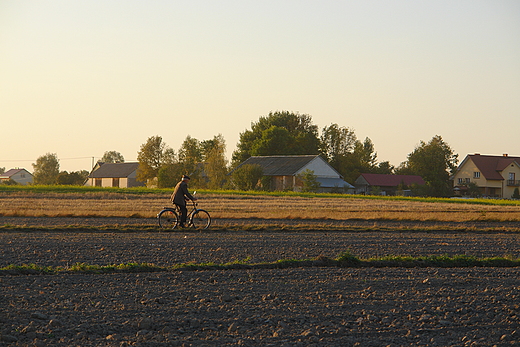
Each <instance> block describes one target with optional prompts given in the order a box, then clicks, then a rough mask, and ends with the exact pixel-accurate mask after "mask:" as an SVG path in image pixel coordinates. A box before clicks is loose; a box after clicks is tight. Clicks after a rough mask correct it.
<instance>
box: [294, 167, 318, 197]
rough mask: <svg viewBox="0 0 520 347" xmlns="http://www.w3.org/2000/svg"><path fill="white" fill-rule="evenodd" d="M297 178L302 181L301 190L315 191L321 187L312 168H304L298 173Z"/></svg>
mask: <svg viewBox="0 0 520 347" xmlns="http://www.w3.org/2000/svg"><path fill="white" fill-rule="evenodd" d="M298 178H299V179H300V180H301V181H302V183H303V188H302V191H304V192H316V191H317V190H318V189H319V188H320V187H321V184H320V182H318V179H317V178H318V176H316V175H315V174H314V171H312V170H309V169H305V170H304V171H302V173H301V174H299V175H298Z"/></svg>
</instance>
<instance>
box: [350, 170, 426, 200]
mask: <svg viewBox="0 0 520 347" xmlns="http://www.w3.org/2000/svg"><path fill="white" fill-rule="evenodd" d="M424 183H425V182H424V180H423V179H422V177H421V176H416V175H388V174H366V173H365V174H361V175H360V176H359V177H358V178H357V179H356V182H355V183H354V185H355V186H356V194H371V193H372V190H373V189H374V187H377V190H379V191H380V192H381V194H383V195H396V194H397V192H398V188H399V186H400V185H405V186H407V187H410V186H411V185H413V184H416V185H423V184H424ZM407 193H409V192H402V194H403V195H408V194H407Z"/></svg>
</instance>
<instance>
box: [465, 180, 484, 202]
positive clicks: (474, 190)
mask: <svg viewBox="0 0 520 347" xmlns="http://www.w3.org/2000/svg"><path fill="white" fill-rule="evenodd" d="M465 186H466V187H467V188H468V189H467V190H466V194H467V195H469V196H470V197H472V198H480V197H481V196H482V191H481V190H480V188H479V186H478V185H477V184H476V183H475V182H469V183H466V184H465Z"/></svg>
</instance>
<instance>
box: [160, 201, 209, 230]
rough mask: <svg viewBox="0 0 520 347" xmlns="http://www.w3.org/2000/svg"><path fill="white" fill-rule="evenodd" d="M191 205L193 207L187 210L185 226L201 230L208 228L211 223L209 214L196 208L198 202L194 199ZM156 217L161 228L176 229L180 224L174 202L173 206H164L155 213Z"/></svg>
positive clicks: (178, 212) (178, 213) (177, 208)
mask: <svg viewBox="0 0 520 347" xmlns="http://www.w3.org/2000/svg"><path fill="white" fill-rule="evenodd" d="M191 205H192V207H193V208H192V210H191V211H189V212H188V216H187V218H186V227H188V228H193V229H202V230H204V229H207V228H209V226H210V225H211V216H210V215H209V213H208V211H206V210H203V209H200V208H197V205H198V204H197V203H196V202H195V201H191ZM186 207H188V206H186ZM157 219H158V220H159V226H160V227H161V228H162V229H167V230H173V229H176V228H177V227H178V226H179V224H180V209H179V207H178V206H177V205H175V204H174V207H164V208H163V210H162V211H161V212H159V213H158V214H157Z"/></svg>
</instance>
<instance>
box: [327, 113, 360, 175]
mask: <svg viewBox="0 0 520 347" xmlns="http://www.w3.org/2000/svg"><path fill="white" fill-rule="evenodd" d="M320 139H321V149H322V155H323V156H324V157H325V159H326V160H327V161H328V163H329V164H330V165H332V167H334V168H335V169H336V170H338V171H340V170H341V169H343V168H342V167H341V166H342V164H343V163H344V159H345V158H346V157H347V156H348V155H349V154H351V153H352V152H353V151H354V146H355V144H356V142H357V137H356V134H355V133H354V130H352V129H350V128H346V127H340V126H339V125H337V124H335V123H334V124H331V125H329V126H326V127H324V128H323V130H322V132H321V137H320Z"/></svg>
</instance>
